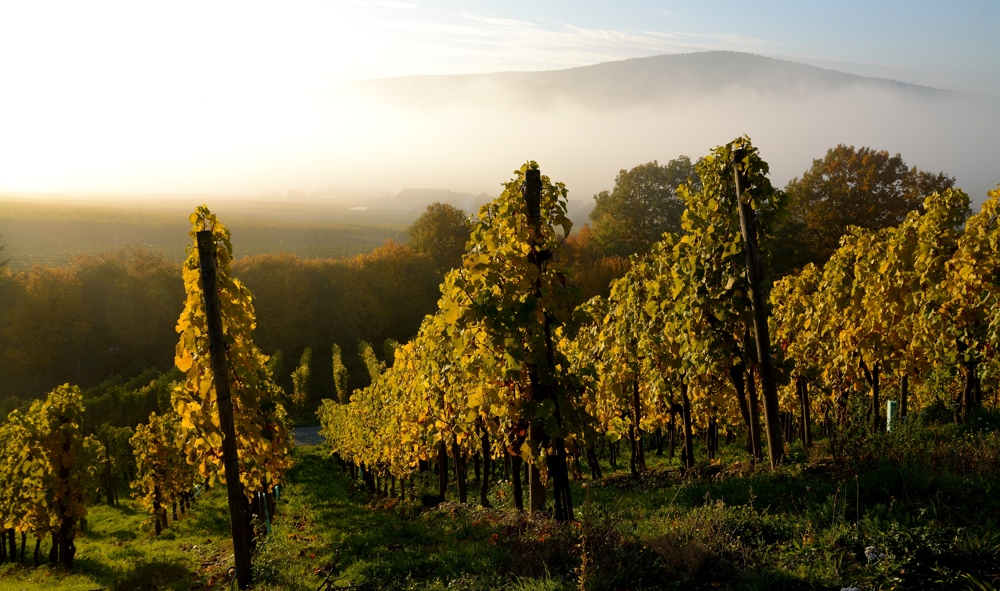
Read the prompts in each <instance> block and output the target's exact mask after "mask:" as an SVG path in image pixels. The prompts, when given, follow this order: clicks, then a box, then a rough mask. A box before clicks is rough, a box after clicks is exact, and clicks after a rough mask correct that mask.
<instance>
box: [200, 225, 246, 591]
mask: <svg viewBox="0 0 1000 591" xmlns="http://www.w3.org/2000/svg"><path fill="white" fill-rule="evenodd" d="M197 238H198V261H199V265H200V267H201V290H202V293H203V294H204V296H205V317H206V319H207V321H208V353H209V357H210V358H211V361H212V374H213V376H214V377H215V399H216V402H217V403H218V406H219V426H220V427H221V428H222V461H223V464H224V466H225V471H226V493H227V496H228V498H229V521H230V523H231V526H232V531H233V559H234V561H235V563H236V581H237V583H238V584H239V587H240V589H248V588H249V587H250V585H251V584H252V573H251V570H250V568H251V567H250V519H249V516H248V515H247V511H246V503H245V502H244V499H242V498H241V497H242V496H243V490H242V486H241V485H240V463H239V456H238V455H237V451H236V427H235V425H234V423H233V401H232V395H231V393H230V391H229V363H228V361H227V359H226V343H225V336H224V335H223V332H222V305H221V303H220V302H219V285H218V277H217V276H216V263H215V240H214V238H213V237H212V232H211V231H209V230H205V231H202V232H198V236H197Z"/></svg>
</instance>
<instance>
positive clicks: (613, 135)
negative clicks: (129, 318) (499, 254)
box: [0, 52, 1000, 208]
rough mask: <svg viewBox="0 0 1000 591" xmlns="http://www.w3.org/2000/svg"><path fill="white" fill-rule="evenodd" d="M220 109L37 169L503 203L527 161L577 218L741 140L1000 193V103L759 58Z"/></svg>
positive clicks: (105, 188) (629, 64)
mask: <svg viewBox="0 0 1000 591" xmlns="http://www.w3.org/2000/svg"><path fill="white" fill-rule="evenodd" d="M216 108H217V111H215V112H216V113H217V115H218V116H217V117H207V116H206V117H205V118H204V119H201V120H198V121H196V123H198V124H197V125H196V124H195V123H190V124H178V125H174V126H171V127H170V128H169V129H168V126H166V125H159V124H157V123H156V121H155V118H154V120H152V121H151V122H150V124H149V127H148V128H147V129H146V131H147V132H148V134H147V136H145V137H143V139H142V141H141V142H140V141H139V137H140V135H142V134H140V133H139V132H136V131H132V132H129V134H125V135H122V134H117V135H116V134H115V133H114V132H113V130H109V131H108V133H107V134H105V135H103V136H101V135H100V134H101V129H100V126H99V125H96V124H88V125H91V127H90V128H89V129H90V132H89V133H91V134H92V136H93V137H95V138H98V136H100V137H99V138H98V139H99V140H100V141H97V140H95V142H94V143H93V145H90V146H87V144H86V142H82V141H80V142H76V143H75V144H69V145H62V146H55V147H53V149H52V150H53V151H52V156H51V158H52V167H51V168H52V170H51V171H49V173H46V171H41V172H39V173H38V175H36V176H37V177H38V179H41V180H42V181H44V183H46V184H44V185H40V186H42V189H41V190H49V191H74V192H92V191H102V192H118V193H132V194H136V193H140V194H192V193H193V194H199V195H207V194H229V195H245V196H258V195H262V194H265V195H273V194H274V193H275V192H279V193H280V194H282V195H287V194H288V193H289V191H294V192H297V194H299V195H308V194H312V195H326V196H336V195H344V194H348V193H352V192H353V194H355V195H357V194H359V192H361V193H365V192H372V193H374V192H383V193H395V192H398V191H399V190H401V189H403V188H407V187H423V188H436V189H450V190H452V191H457V192H464V193H470V194H480V193H487V194H489V195H496V194H497V193H498V192H499V191H500V185H501V183H502V182H504V181H506V180H507V179H509V178H510V177H511V172H512V171H513V170H514V169H515V168H517V167H518V166H520V165H521V164H522V163H523V162H524V161H525V160H527V159H533V160H536V161H537V162H538V163H539V164H540V166H541V168H542V171H543V173H544V174H547V175H549V176H550V177H551V178H552V179H554V180H556V181H562V182H564V183H565V184H566V186H567V187H568V188H569V192H570V199H571V201H575V202H576V207H577V208H580V207H582V206H583V204H582V203H581V200H584V201H585V202H586V203H588V204H589V203H590V202H591V198H592V196H593V195H594V194H595V193H597V192H598V191H601V190H604V189H610V188H611V187H612V186H613V183H614V178H615V176H616V174H617V173H618V171H619V170H620V169H623V168H631V167H633V166H635V165H637V164H641V163H644V162H648V161H651V160H654V159H655V160H659V161H661V162H663V161H667V160H669V159H672V158H675V157H677V156H678V155H681V154H686V155H688V156H691V157H692V158H697V157H699V156H702V155H704V154H706V153H707V152H708V151H709V150H710V149H712V148H713V147H715V146H716V145H719V144H722V143H725V142H728V141H730V140H731V139H733V138H734V137H736V136H738V135H742V134H747V135H749V136H750V137H751V138H752V139H753V141H754V143H755V144H756V145H757V146H758V147H759V148H760V150H761V154H762V156H763V157H764V158H765V160H767V161H768V162H769V163H770V164H771V173H772V178H773V180H774V182H775V184H777V185H778V186H784V185H785V183H786V182H787V181H789V180H790V179H791V178H793V177H795V176H799V175H801V174H802V173H803V172H804V171H805V170H806V169H807V168H808V167H809V166H810V164H811V162H812V160H813V159H816V158H821V157H822V156H823V155H824V154H825V152H826V150H827V149H828V148H831V147H833V146H835V145H836V144H838V143H844V144H852V145H855V146H859V147H860V146H871V147H873V148H877V149H884V150H888V151H889V152H892V153H895V152H899V153H901V154H902V156H903V158H904V160H905V161H906V162H907V164H909V165H911V166H918V167H920V168H921V169H926V170H929V171H934V172H936V171H945V172H947V173H949V174H953V175H955V176H956V177H957V180H958V185H959V186H960V187H962V188H963V189H965V190H966V191H967V192H969V193H970V195H971V196H972V197H973V199H974V200H981V199H982V197H983V195H984V193H985V191H987V190H989V189H991V188H993V187H995V186H996V184H997V183H1000V170H998V166H997V163H998V162H1000V100H998V99H996V98H994V97H988V96H979V95H970V94H963V93H955V92H949V91H940V90H934V89H929V88H926V87H919V86H913V85H908V84H902V83H896V82H891V81H886V80H878V79H872V78H863V77H859V76H853V75H848V74H843V73H839V72H834V71H831V70H823V69H820V68H814V67H811V66H804V65H802V64H795V63H792V62H785V61H781V60H774V59H770V58H762V57H759V56H752V55H750V54H735V53H726V52H710V53H702V54H689V55H686V56H684V55H681V56H659V57H655V58H642V59H635V60H626V61H623V62H613V63H608V64H600V65H597V66H589V67H585V68H575V69H571V70H562V71H554V72H531V73H508V74H487V75H473V76H416V77H407V78H394V79H383V80H373V81H363V82H359V83H354V84H350V85H347V86H344V87H340V88H337V89H333V90H328V91H325V92H324V93H321V94H314V95H311V96H306V97H296V98H295V99H294V100H292V99H289V100H288V101H285V102H282V103H269V104H268V105H266V106H261V107H260V108H259V109H255V108H254V107H253V98H252V97H247V98H246V102H245V103H243V104H240V105H236V106H234V107H233V109H231V110H227V109H226V108H224V106H223V105H216ZM185 125H188V126H187V127H185ZM130 142H131V143H130ZM73 157H76V158H77V161H78V162H77V164H76V165H75V168H73V167H71V168H69V169H60V168H59V164H58V161H57V159H58V158H63V159H67V158H68V159H72V158H73ZM74 162H76V161H74ZM14 164H16V162H15V163H14ZM84 165H85V166H84ZM12 170H15V172H14V174H12V175H11V177H10V178H13V179H17V178H20V177H18V173H17V172H16V169H12ZM23 178H27V177H23ZM22 180H23V179H22ZM29 180H30V179H29ZM26 186H28V185H27V184H24V183H22V184H21V185H20V186H18V184H17V183H16V182H15V183H14V187H15V189H19V188H23V187H26ZM0 190H10V187H0ZM355 201H357V200H356V199H355Z"/></svg>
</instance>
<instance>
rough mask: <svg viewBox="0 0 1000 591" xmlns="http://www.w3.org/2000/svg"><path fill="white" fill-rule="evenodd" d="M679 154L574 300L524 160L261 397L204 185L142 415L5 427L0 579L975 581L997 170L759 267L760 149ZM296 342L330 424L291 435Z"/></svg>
mask: <svg viewBox="0 0 1000 591" xmlns="http://www.w3.org/2000/svg"><path fill="white" fill-rule="evenodd" d="M694 170H695V174H696V175H697V181H695V180H694V179H689V180H688V182H687V183H685V184H681V185H680V186H679V187H677V189H676V193H677V195H678V197H679V198H680V199H681V200H682V202H683V206H684V212H683V215H682V216H681V218H680V219H681V222H680V231H679V232H676V233H666V234H664V235H663V236H662V239H661V240H660V241H658V242H656V243H655V244H653V246H652V248H651V250H650V251H649V252H647V253H641V254H637V255H634V256H633V257H632V258H631V259H630V260H629V262H628V265H627V270H626V271H624V273H623V275H622V276H621V277H620V278H618V279H615V280H614V281H613V282H612V283H611V285H610V289H609V290H608V291H607V294H608V295H607V296H600V295H599V296H595V297H591V298H589V299H584V294H583V291H582V290H581V289H580V288H579V287H578V284H577V283H576V282H575V280H574V269H573V268H571V266H570V265H569V264H568V263H567V257H566V256H565V255H564V251H565V249H566V248H567V245H568V244H569V243H570V242H569V241H570V237H571V235H572V231H573V224H572V222H571V221H570V220H569V218H568V217H567V193H568V191H567V188H566V187H565V186H564V185H563V184H562V183H559V182H555V181H553V180H551V179H550V178H548V177H547V176H544V175H543V174H541V171H540V168H539V166H538V165H537V164H536V163H535V162H528V163H526V164H524V165H523V166H522V167H521V168H520V169H518V170H517V171H515V176H514V178H512V179H511V180H510V181H508V182H507V183H506V184H505V185H504V190H503V192H502V194H501V195H500V196H499V197H498V198H496V199H495V200H493V201H492V202H490V203H489V204H487V205H485V206H484V207H483V208H482V209H481V210H480V212H479V214H478V216H477V217H476V218H474V219H473V220H472V221H471V222H470V224H471V225H470V229H469V240H468V243H467V245H466V248H465V252H464V254H462V255H461V260H460V264H459V265H457V266H456V267H455V268H453V269H451V270H450V271H447V273H446V274H445V275H444V279H443V282H442V283H441V285H440V299H439V300H438V302H437V306H436V310H435V311H434V312H433V313H431V314H428V315H427V316H426V317H424V319H423V321H422V323H421V324H420V326H419V328H418V330H417V331H416V334H415V336H413V338H412V339H410V340H408V341H407V342H397V341H395V340H392V339H388V340H386V341H385V344H384V347H383V351H382V354H381V356H380V355H379V353H378V352H377V351H376V348H375V347H373V346H372V345H371V344H370V343H367V342H364V341H362V342H360V343H359V346H358V357H359V359H360V361H361V366H362V367H363V370H364V373H365V374H366V375H365V376H357V375H353V376H351V375H349V374H350V373H351V370H349V368H348V367H347V366H346V365H345V363H344V358H345V351H342V350H341V348H340V347H339V346H337V345H334V346H333V350H332V351H330V356H329V357H323V359H325V360H329V361H331V364H330V365H325V364H318V363H315V362H314V359H315V358H314V355H313V351H312V350H311V349H309V348H306V349H305V350H304V352H303V355H302V357H301V359H300V361H299V364H298V366H297V367H296V368H295V369H294V370H293V371H292V372H291V375H290V383H291V385H292V388H291V389H290V391H289V392H286V391H285V390H284V389H282V388H281V387H279V386H278V385H277V379H278V377H277V376H276V375H275V365H274V364H273V363H272V361H273V360H270V359H269V357H268V356H267V355H265V354H264V353H263V352H262V351H261V349H260V348H259V347H258V346H257V345H256V344H255V343H254V340H253V334H254V329H255V328H256V322H257V315H256V313H255V309H254V298H253V297H252V295H251V294H250V291H249V289H247V287H246V285H245V284H244V283H243V282H241V281H240V280H239V279H237V278H235V277H234V276H233V271H232V262H233V250H234V249H233V244H232V240H231V235H230V232H229V230H228V229H227V228H226V227H225V226H224V225H223V224H222V223H221V222H220V221H219V220H218V219H217V217H216V216H215V215H213V214H212V213H211V212H210V211H209V210H208V209H207V208H206V207H204V206H202V207H199V208H198V209H197V210H196V211H195V213H193V214H192V215H191V217H190V220H189V221H190V224H191V230H190V233H189V238H190V241H189V246H188V248H187V259H186V261H185V262H184V265H183V270H182V273H183V281H184V289H185V294H186V299H185V301H184V308H183V311H182V312H181V314H180V318H179V319H178V321H177V326H176V331H177V333H178V335H179V339H178V343H177V346H176V350H175V359H174V362H175V373H174V374H170V375H167V374H164V375H167V378H164V377H162V376H161V377H159V378H157V379H158V380H159V381H158V382H157V381H156V380H154V381H153V382H152V383H151V384H150V386H149V387H148V388H147V389H146V390H144V391H143V392H146V393H145V394H143V395H141V396H140V395H139V394H136V398H134V399H133V400H134V401H135V403H134V406H135V407H141V408H142V409H143V412H145V411H146V410H148V408H147V407H152V408H155V409H157V410H158V411H159V412H152V413H151V414H149V415H148V418H147V417H145V416H144V417H142V418H141V419H139V420H137V421H134V422H135V423H136V424H135V425H134V428H133V426H132V425H124V424H112V423H109V422H105V423H101V424H98V423H97V422H96V421H94V420H92V419H88V418H87V417H88V415H87V410H86V409H85V407H84V398H83V395H82V394H81V391H80V390H79V388H76V387H75V386H69V385H66V386H62V387H59V388H57V389H56V390H54V391H53V392H52V393H50V394H49V395H48V397H47V398H46V399H45V400H44V401H37V402H35V403H34V404H32V405H31V406H30V410H29V411H27V412H21V411H18V410H15V411H13V412H12V413H11V414H10V415H9V416H8V417H7V420H6V422H5V423H3V426H2V427H0V447H2V450H3V453H2V456H0V482H2V486H0V515H2V517H3V521H2V523H0V527H2V528H3V531H2V532H0V533H2V536H0V562H4V563H24V566H19V565H16V564H4V565H3V566H0V589H4V588H6V587H5V585H6V583H5V582H4V579H5V578H7V579H9V580H10V581H12V582H13V583H14V586H13V587H11V588H22V587H28V586H30V585H32V584H34V583H33V582H34V581H38V580H40V578H39V577H40V576H41V577H43V578H44V577H48V576H49V575H50V574H51V576H52V577H53V579H52V580H51V581H50V583H51V584H53V585H56V584H59V585H63V586H64V587H65V588H81V589H82V588H92V587H93V586H94V585H97V586H100V587H101V588H123V589H124V588H172V589H182V588H183V589H186V588H199V589H210V588H212V589H214V588H227V586H228V585H230V584H232V585H237V586H239V587H240V588H255V589H315V588H317V586H318V587H319V589H326V590H332V589H355V588H373V589H375V588H377V589H446V588H447V589H494V588H507V589H569V588H578V589H640V588H717V587H721V588H745V589H764V588H788V589H813V588H837V589H839V588H841V587H852V586H855V587H859V588H878V589H922V588H931V587H936V586H948V587H949V588H969V589H993V588H994V587H995V586H996V585H1000V531H998V530H997V529H996V523H997V519H998V518H1000V500H998V499H997V498H996V490H997V487H998V486H1000V435H998V431H997V429H1000V408H998V400H997V396H998V393H1000V389H998V388H997V385H996V384H997V378H998V373H1000V359H998V358H997V355H996V353H995V352H996V351H997V350H998V346H1000V302H998V298H1000V227H998V225H1000V224H998V221H1000V219H998V218H1000V189H998V190H994V191H991V192H990V193H989V194H988V195H987V198H986V200H985V201H984V202H983V203H982V205H981V207H980V208H979V211H978V212H976V213H973V214H971V215H970V214H969V212H970V199H969V197H968V195H966V194H965V193H963V192H962V191H960V190H958V189H954V188H946V189H944V190H941V191H936V192H933V193H931V194H929V195H926V196H924V197H925V198H924V200H923V202H922V205H921V206H920V207H918V208H917V209H915V210H913V211H910V212H909V213H908V214H906V216H905V219H903V221H902V222H901V223H899V224H897V225H890V226H887V227H884V228H881V229H877V230H865V229H861V228H857V227H854V228H851V229H850V230H849V232H848V233H847V234H846V235H844V236H843V237H841V238H840V242H839V247H838V248H837V249H836V250H835V251H834V252H833V254H832V256H830V258H829V260H828V261H827V262H826V263H825V264H823V265H822V266H821V267H820V266H816V265H814V264H812V263H810V264H806V265H804V266H803V267H802V268H801V269H799V270H797V271H796V272H793V273H788V274H785V275H784V276H782V277H779V278H777V279H776V280H775V279H774V278H773V277H772V274H771V272H770V270H769V269H770V267H771V264H772V260H773V259H775V258H776V257H778V256H780V254H781V251H782V249H783V248H785V245H783V244H782V243H781V239H780V236H781V234H780V232H779V231H778V228H779V226H780V224H782V223H783V220H785V219H786V218H787V217H788V196H787V195H786V193H785V192H783V191H781V190H779V189H777V188H775V187H773V186H772V184H771V182H770V180H769V177H768V172H769V171H768V165H767V163H766V162H765V161H764V160H763V158H762V157H761V155H760V154H759V153H758V150H757V149H756V148H755V147H754V146H753V145H752V144H751V142H750V140H749V138H746V137H743V138H737V139H735V140H734V141H733V142H731V143H729V144H727V145H725V146H720V147H718V148H716V149H715V150H713V151H712V152H711V153H709V154H708V155H706V156H705V157H704V158H702V159H700V160H699V161H698V162H697V164H696V165H695V166H694ZM380 357H381V358H380ZM316 358H318V355H317V357H316ZM320 368H322V371H323V372H324V373H325V374H326V375H327V377H328V378H329V379H330V382H329V383H330V384H331V387H330V388H329V389H328V390H327V391H325V392H322V393H321V395H320V396H321V397H324V398H325V399H323V400H322V402H321V403H320V404H319V409H318V412H317V415H318V418H319V420H320V422H321V434H322V435H323V437H324V439H325V443H323V444H322V445H321V446H318V447H316V448H297V449H293V447H292V435H291V430H292V421H291V419H290V418H289V416H290V415H289V413H290V412H292V411H296V412H298V411H297V410H296V409H299V410H301V409H302V408H304V407H305V406H306V405H307V403H308V402H309V401H311V400H315V399H316V398H317V396H316V393H315V392H313V391H311V390H310V387H311V386H310V384H315V383H316V382H315V381H314V380H313V378H312V377H311V376H312V374H314V373H316V372H319V371H320ZM355 369H358V368H357V367H355ZM221 375H225V376H226V378H225V379H222V380H219V379H217V376H221ZM171 376H172V377H171ZM351 383H355V384H356V383H363V384H367V385H366V386H364V387H359V388H356V389H353V390H352V389H351V388H350V387H349V384H351ZM156 384H158V385H156ZM165 384H166V385H165ZM154 385H156V386H155V387H154ZM164 389H166V390H164ZM163 391H168V392H169V393H168V395H166V396H165V397H164V394H162V393H158V392H163ZM143 396H144V397H143ZM167 399H168V402H164V403H159V402H158V401H159V400H167ZM92 400H94V401H95V404H107V405H111V404H119V403H118V402H114V403H112V402H109V401H107V398H106V397H94V398H92ZM98 400H101V401H102V402H100V403H98V402H96V401H98ZM140 403H141V404H140ZM126 406H127V405H126ZM91 412H93V411H91ZM122 412H125V411H122ZM119 414H121V413H119ZM125 483H128V486H129V487H130V489H131V496H132V498H133V501H132V502H128V501H125V502H122V501H120V500H119V499H118V493H119V488H121V486H122V485H124V484H125ZM470 487H471V488H472V489H473V490H472V491H470V490H469V489H470ZM101 496H103V497H105V499H106V501H107V503H106V505H107V506H99V507H95V506H94V505H95V502H94V501H95V499H96V500H97V501H99V500H100V497H101ZM226 506H227V507H228V511H229V513H228V519H226V518H224V517H223V516H224V515H225V511H226V510H227V509H226ZM92 514H93V515H96V517H95V519H94V523H93V524H87V523H86V522H87V521H88V520H89V519H90V516H91V515H92ZM140 522H141V524H142V525H141V527H142V530H143V531H142V533H138V532H132V531H129V530H127V529H125V530H123V529H119V526H120V524H128V525H126V526H121V527H126V528H129V527H139V523H140ZM123 532H124V533H123ZM202 538H207V539H208V540H209V541H208V542H200V541H197V540H201V539H202ZM78 540H79V543H77V541H78ZM222 540H225V542H223V541H222ZM230 543H231V544H232V546H229V544H230ZM144 544H147V545H148V548H150V549H152V548H156V549H158V550H149V551H148V552H147V553H146V554H144V553H143V552H146V551H144V550H142V549H141V548H142V547H144V546H143V545H144ZM199 544H200V545H201V549H200V550H197V551H196V548H197V547H198V545H199ZM206 544H207V545H208V547H210V548H211V550H210V551H206ZM43 545H44V548H48V549H49V550H47V554H48V556H47V559H46V558H45V557H44V556H43ZM123 545H126V546H127V547H128V548H131V549H132V550H133V551H134V552H135V555H134V556H132V558H130V559H128V560H125V559H124V558H122V553H121V552H119V551H118V550H115V549H114V548H113V547H118V548H119V550H121V548H122V547H124V546H123ZM32 547H33V551H32ZM26 548H27V550H26ZM167 548H169V549H170V550H169V552H170V558H169V559H168V558H166V556H167V553H168V550H167ZM178 548H179V549H180V550H177V549H178ZM156 551H160V552H162V556H161V559H159V562H157V560H158V559H157V558H156V555H155V552H156ZM88 552H93V556H88V554H87V553H88ZM206 552H207V553H206ZM129 560H130V561H131V562H129ZM46 564H47V566H46ZM100 564H104V566H100ZM56 565H61V568H56ZM156 565H159V566H156ZM230 566H232V567H233V568H232V569H230V568H229V567H230ZM46 568H48V569H49V570H48V571H46V570H45V569H46ZM43 571H44V572H45V574H44V575H39V573H41V572H43ZM158 572H159V573H160V574H157V573H158ZM165 572H169V573H173V575H172V576H170V577H163V576H162V573H165ZM88 585H90V587H88ZM38 588H43V587H38ZM53 588H55V587H53Z"/></svg>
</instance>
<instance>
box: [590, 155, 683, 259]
mask: <svg viewBox="0 0 1000 591" xmlns="http://www.w3.org/2000/svg"><path fill="white" fill-rule="evenodd" d="M689 179H690V180H691V181H692V183H693V185H694V189H695V190H698V189H699V188H700V186H701V183H700V181H699V180H698V177H697V175H696V174H695V169H694V165H693V164H692V163H691V159H690V158H688V157H687V156H679V157H677V158H675V159H673V160H671V161H670V162H667V163H666V164H664V165H660V164H659V163H658V162H657V161H656V160H654V161H652V162H647V163H646V164H640V165H639V166H636V167H635V168H633V169H631V170H624V169H622V170H621V171H619V172H618V177H617V178H615V187H614V189H612V190H611V191H601V192H600V193H598V194H597V195H594V200H595V201H596V204H595V205H594V210H593V211H592V212H591V213H590V221H591V222H593V224H594V238H595V240H596V241H597V243H598V244H599V245H600V246H601V249H602V250H603V251H604V253H605V254H609V255H619V256H623V257H628V256H629V255H631V254H637V253H638V254H643V253H646V252H649V249H650V247H651V246H652V245H653V243H654V242H657V241H659V240H660V239H661V238H663V233H664V232H675V233H676V232H679V231H680V229H681V214H682V213H683V212H684V203H683V202H682V201H681V200H680V199H679V198H678V196H677V192H676V189H677V186H678V185H681V184H684V183H686V182H687V181H688V180H689Z"/></svg>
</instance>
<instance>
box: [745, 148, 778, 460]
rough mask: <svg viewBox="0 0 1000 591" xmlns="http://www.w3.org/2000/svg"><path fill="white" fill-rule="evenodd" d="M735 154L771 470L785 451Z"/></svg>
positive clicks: (749, 215) (751, 218)
mask: <svg viewBox="0 0 1000 591" xmlns="http://www.w3.org/2000/svg"><path fill="white" fill-rule="evenodd" d="M741 159H742V158H740V156H739V155H736V156H735V158H734V164H733V176H734V177H735V179H736V201H737V203H739V210H740V230H741V231H742V232H743V251H744V252H745V253H746V259H747V281H749V282H750V307H751V308H752V309H753V332H754V336H755V337H756V341H757V363H758V366H757V367H758V369H759V370H760V382H761V389H762V390H763V391H764V392H763V394H764V421H765V422H766V423H767V426H766V431H767V451H768V455H769V456H770V459H771V469H772V470H773V469H775V468H776V467H777V466H778V464H779V463H780V462H781V457H782V456H783V455H784V453H785V444H784V443H783V442H782V441H781V422H780V416H779V413H778V386H777V384H776V383H775V381H774V367H773V365H772V363H771V336H770V334H769V333H768V328H767V307H766V306H767V304H766V302H764V268H763V266H762V265H761V262H760V247H759V246H758V244H757V218H756V215H755V214H754V211H753V208H752V207H750V196H749V195H747V196H746V198H745V199H744V190H748V189H749V188H750V183H749V181H748V180H747V178H746V176H745V175H744V174H743V173H742V172H740V169H739V166H738V165H737V164H736V162H739V161H740V160H741Z"/></svg>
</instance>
